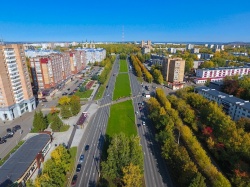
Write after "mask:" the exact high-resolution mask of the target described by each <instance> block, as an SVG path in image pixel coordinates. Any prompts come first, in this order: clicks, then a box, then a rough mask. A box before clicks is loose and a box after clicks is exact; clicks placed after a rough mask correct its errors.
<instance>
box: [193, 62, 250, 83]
mask: <svg viewBox="0 0 250 187" xmlns="http://www.w3.org/2000/svg"><path fill="white" fill-rule="evenodd" d="M249 73H250V67H249V66H242V67H219V68H208V69H205V68H203V69H197V70H196V77H197V78H196V79H195V83H196V84H200V83H205V82H207V80H208V79H209V80H210V81H211V82H216V81H222V80H223V79H224V78H225V77H226V76H234V75H239V76H244V75H248V74H249Z"/></svg>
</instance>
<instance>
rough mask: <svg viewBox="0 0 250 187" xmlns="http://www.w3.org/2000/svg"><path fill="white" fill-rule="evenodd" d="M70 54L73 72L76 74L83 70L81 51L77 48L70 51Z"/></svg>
mask: <svg viewBox="0 0 250 187" xmlns="http://www.w3.org/2000/svg"><path fill="white" fill-rule="evenodd" d="M69 54H70V66H71V73H72V74H74V75H75V74H77V73H79V72H80V71H82V70H83V66H82V63H81V52H80V51H78V50H76V51H70V52H69Z"/></svg>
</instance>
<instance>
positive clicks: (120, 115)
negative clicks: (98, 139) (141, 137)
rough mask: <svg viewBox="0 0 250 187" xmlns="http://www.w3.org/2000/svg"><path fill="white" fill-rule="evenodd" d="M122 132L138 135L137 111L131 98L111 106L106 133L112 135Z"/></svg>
mask: <svg viewBox="0 0 250 187" xmlns="http://www.w3.org/2000/svg"><path fill="white" fill-rule="evenodd" d="M121 132H123V133H124V134H125V135H127V136H131V135H135V136H136V135H137V132H136V126H135V113H134V108H133V105H132V101H131V100H128V101H125V102H121V103H117V104H114V105H112V106H111V108H110V117H109V121H108V127H107V132H106V134H107V135H108V136H109V137H112V136H113V135H114V134H118V133H121Z"/></svg>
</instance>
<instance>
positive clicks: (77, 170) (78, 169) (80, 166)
mask: <svg viewBox="0 0 250 187" xmlns="http://www.w3.org/2000/svg"><path fill="white" fill-rule="evenodd" d="M81 168H82V164H77V166H76V173H79V172H80V171H81Z"/></svg>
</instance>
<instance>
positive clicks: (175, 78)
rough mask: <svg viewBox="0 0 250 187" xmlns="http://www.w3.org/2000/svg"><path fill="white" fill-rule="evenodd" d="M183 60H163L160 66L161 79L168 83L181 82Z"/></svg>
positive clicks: (183, 66)
mask: <svg viewBox="0 0 250 187" xmlns="http://www.w3.org/2000/svg"><path fill="white" fill-rule="evenodd" d="M184 70H185V60H182V58H164V60H163V64H162V75H163V78H164V79H165V80H166V81H168V82H172V83H175V82H183V78H184Z"/></svg>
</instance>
